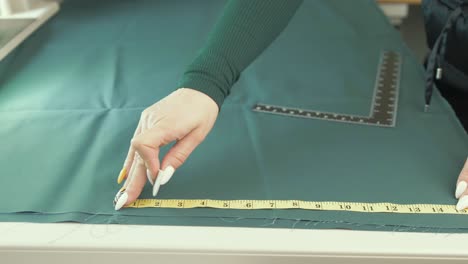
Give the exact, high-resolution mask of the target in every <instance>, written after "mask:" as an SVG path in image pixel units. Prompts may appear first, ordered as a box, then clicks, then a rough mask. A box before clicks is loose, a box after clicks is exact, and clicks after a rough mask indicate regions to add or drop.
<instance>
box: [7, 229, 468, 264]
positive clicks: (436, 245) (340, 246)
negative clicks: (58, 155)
mask: <svg viewBox="0 0 468 264" xmlns="http://www.w3.org/2000/svg"><path fill="white" fill-rule="evenodd" d="M466 241H468V234H444V233H403V232H374V231H369V232H368V231H350V230H303V229H269V228H266V229H258V228H225V227H222V228H219V227H181V226H143V225H134V226H132V225H89V224H74V223H62V224H32V223H0V259H1V262H2V263H8V264H16V263H31V262H34V263H36V264H42V263H50V264H54V263H67V264H75V263H80V264H81V263H86V262H89V263H98V262H101V263H114V264H118V263H126V264H128V263H131V262H132V261H138V262H148V263H155V262H158V263H192V264H196V263H203V264H211V263H269V264H270V263H288V264H291V263H351V264H352V263H361V264H366V263H373V264H374V263H396V262H398V263H400V264H405V263H418V264H419V263H425V264H431V263H444V264H451V263H467V261H468V250H467V248H466ZM161 261H162V262H161Z"/></svg>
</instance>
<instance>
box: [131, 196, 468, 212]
mask: <svg viewBox="0 0 468 264" xmlns="http://www.w3.org/2000/svg"><path fill="white" fill-rule="evenodd" d="M126 207H129V208H175V209H182V208H217V209H226V210H229V209H237V210H253V209H262V210H267V209H269V210H273V209H303V210H318V211H350V212H365V213H405V214H457V215H468V211H467V210H462V211H457V210H456V208H455V205H446V204H395V203H358V202H334V201H302V200H211V199H138V200H136V201H135V202H133V203H132V204H130V205H127V206H126Z"/></svg>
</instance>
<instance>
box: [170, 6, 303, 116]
mask: <svg viewBox="0 0 468 264" xmlns="http://www.w3.org/2000/svg"><path fill="white" fill-rule="evenodd" d="M302 2H303V1H302V0H288V1H283V0H231V1H229V2H228V3H227V4H226V7H225V8H224V10H223V15H222V16H221V18H220V19H219V21H218V22H217V23H216V26H215V28H214V30H213V32H211V34H210V36H209V38H208V41H207V43H206V44H205V45H204V46H203V48H202V50H201V51H200V53H199V54H198V56H197V58H196V59H195V60H194V61H193V62H192V63H191V64H190V65H189V67H187V69H186V71H185V73H184V75H183V76H182V79H181V81H180V83H179V86H180V87H188V88H192V89H196V90H199V91H201V92H204V93H205V94H207V95H209V96H210V97H211V98H212V99H213V100H214V101H215V102H216V104H217V105H218V107H219V108H221V105H222V103H223V101H224V99H225V98H226V96H227V95H229V91H230V90H231V87H232V85H234V83H235V82H236V81H237V80H238V79H239V76H240V74H241V72H242V71H243V70H244V69H245V68H246V67H248V66H249V65H250V63H251V62H252V61H253V60H254V59H255V58H257V57H258V55H260V54H261V53H262V52H263V51H264V50H265V48H266V47H267V46H268V45H270V44H271V43H272V42H273V40H274V39H275V38H276V37H277V36H278V35H279V33H281V31H283V29H284V28H285V27H286V25H287V24H288V22H289V21H290V20H291V17H292V16H293V15H294V13H295V12H296V10H297V8H298V7H299V6H300V5H301V3H302Z"/></svg>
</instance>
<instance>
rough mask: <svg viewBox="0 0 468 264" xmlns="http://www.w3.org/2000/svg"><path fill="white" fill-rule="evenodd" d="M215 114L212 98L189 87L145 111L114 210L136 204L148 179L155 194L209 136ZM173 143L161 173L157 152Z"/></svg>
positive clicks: (125, 166)
mask: <svg viewBox="0 0 468 264" xmlns="http://www.w3.org/2000/svg"><path fill="white" fill-rule="evenodd" d="M218 111H219V109H218V106H217V104H216V103H215V102H214V100H213V99H211V98H210V97H209V96H207V95H206V94H203V93H201V92H199V91H195V90H192V89H189V88H181V89H178V90H177V91H174V92H173V93H171V94H170V95H168V96H167V97H165V98H163V99H162V100H160V101H158V102H157V103H155V104H153V105H152V106H150V107H148V108H147V109H145V110H144V111H143V113H142V115H141V118H140V122H139V124H138V127H137V129H136V130H135V135H134V137H133V139H132V143H131V146H130V148H129V151H128V154H127V158H126V161H125V164H124V166H123V169H122V171H121V173H120V175H119V177H118V182H119V183H121V182H122V181H123V180H124V179H125V178H127V180H126V182H125V184H124V187H123V188H122V189H121V190H120V191H119V192H118V193H117V195H116V198H115V199H114V203H115V208H116V210H119V209H120V208H122V207H123V206H125V205H128V204H130V203H132V202H133V201H135V199H137V198H138V196H139V195H140V193H141V191H142V190H143V186H144V185H145V183H146V181H147V180H148V181H149V182H150V183H151V184H153V195H156V194H157V193H158V191H159V187H160V185H162V184H165V183H166V182H167V181H168V180H169V179H170V178H171V177H172V175H173V174H174V171H175V170H176V169H177V168H179V167H180V166H181V165H182V164H183V163H184V162H185V160H186V159H187V158H188V156H189V155H190V154H191V153H192V152H193V150H194V149H195V148H196V147H197V146H198V145H199V144H200V143H201V142H202V141H203V139H204V138H205V136H206V135H207V134H208V133H209V131H210V130H211V128H212V127H213V125H214V122H215V121H216V117H217V115H218ZM175 140H177V143H176V144H175V145H174V146H173V147H172V148H171V149H170V150H169V152H168V154H167V155H166V156H165V157H164V160H163V166H164V167H163V169H164V170H160V167H161V166H160V162H159V158H158V155H159V149H160V147H162V146H164V145H166V144H168V143H170V142H172V141H175Z"/></svg>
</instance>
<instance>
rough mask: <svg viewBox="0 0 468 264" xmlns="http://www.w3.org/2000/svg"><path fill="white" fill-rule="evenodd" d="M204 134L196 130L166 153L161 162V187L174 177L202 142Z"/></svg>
mask: <svg viewBox="0 0 468 264" xmlns="http://www.w3.org/2000/svg"><path fill="white" fill-rule="evenodd" d="M204 138H205V136H204V134H202V133H200V131H198V129H195V130H194V131H192V132H190V133H189V134H188V135H186V136H185V137H184V138H182V139H181V140H179V141H177V143H176V144H175V145H174V146H173V147H172V148H171V149H170V150H169V151H168V152H167V154H166V156H164V158H163V161H162V166H161V167H162V171H161V172H160V177H161V185H164V184H166V183H167V182H168V181H169V180H170V179H171V177H172V175H174V172H175V170H177V169H178V168H179V167H180V166H182V164H183V163H184V162H185V161H186V160H187V158H188V157H189V156H190V154H192V152H193V151H194V150H195V148H196V147H197V146H198V145H200V143H201V142H202V141H203V140H204Z"/></svg>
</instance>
